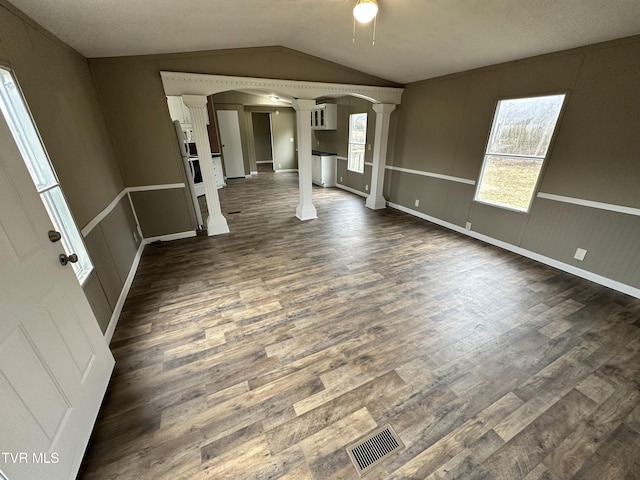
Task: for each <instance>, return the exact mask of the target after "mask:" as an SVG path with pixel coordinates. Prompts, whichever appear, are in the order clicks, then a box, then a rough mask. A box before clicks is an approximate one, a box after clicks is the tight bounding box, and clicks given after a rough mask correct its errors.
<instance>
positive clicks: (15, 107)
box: [0, 69, 58, 192]
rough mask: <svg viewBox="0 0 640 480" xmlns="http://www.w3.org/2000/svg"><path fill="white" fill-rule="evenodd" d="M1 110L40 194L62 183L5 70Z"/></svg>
mask: <svg viewBox="0 0 640 480" xmlns="http://www.w3.org/2000/svg"><path fill="white" fill-rule="evenodd" d="M0 109H1V110H2V113H3V114H4V117H5V119H6V121H7V124H8V125H9V128H10V129H11V133H12V134H13V138H14V139H15V141H16V144H17V145H18V148H19V149H20V153H21V154H22V158H23V159H24V161H25V163H26V165H27V168H28V169H29V173H30V174H31V178H32V179H33V183H34V184H35V185H36V188H37V189H38V191H39V192H41V191H42V190H44V189H46V188H48V187H51V186H53V185H56V184H57V183H58V180H57V179H56V176H55V174H54V173H53V169H52V168H51V165H50V164H49V158H48V157H47V154H46V153H45V151H44V148H43V147H42V143H41V141H40V136H39V135H38V132H37V131H36V129H35V127H34V125H33V122H32V120H31V115H30V114H29V110H28V109H27V106H26V105H25V103H24V101H23V100H22V93H21V92H20V90H19V89H18V86H17V84H16V83H15V81H14V80H13V77H12V75H11V73H10V72H8V71H6V70H3V69H0Z"/></svg>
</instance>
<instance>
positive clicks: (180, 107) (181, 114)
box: [167, 96, 191, 130]
mask: <svg viewBox="0 0 640 480" xmlns="http://www.w3.org/2000/svg"><path fill="white" fill-rule="evenodd" d="M167 105H169V115H170V116H171V120H174V121H175V120H178V121H179V122H180V125H182V127H183V130H184V129H188V130H191V113H190V112H189V109H188V108H187V106H186V105H185V104H184V102H183V101H182V97H176V96H168V97H167Z"/></svg>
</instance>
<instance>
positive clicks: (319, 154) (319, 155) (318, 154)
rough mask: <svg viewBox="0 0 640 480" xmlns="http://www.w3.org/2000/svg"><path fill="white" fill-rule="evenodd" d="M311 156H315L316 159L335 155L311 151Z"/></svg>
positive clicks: (333, 153)
mask: <svg viewBox="0 0 640 480" xmlns="http://www.w3.org/2000/svg"><path fill="white" fill-rule="evenodd" d="M311 155H316V156H318V157H328V156H331V155H337V153H335V152H323V151H322V150H311Z"/></svg>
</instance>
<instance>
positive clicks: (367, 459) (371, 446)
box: [347, 425, 404, 477]
mask: <svg viewBox="0 0 640 480" xmlns="http://www.w3.org/2000/svg"><path fill="white" fill-rule="evenodd" d="M403 448H404V445H403V444H402V441H401V440H400V437H398V435H397V434H396V432H394V431H393V428H391V425H386V426H384V427H381V428H379V429H377V430H374V431H373V432H372V433H370V434H369V435H367V436H366V437H364V438H362V439H360V440H359V441H358V442H356V443H355V444H354V445H352V446H350V447H348V448H347V453H348V454H349V458H350V459H351V461H352V462H353V465H354V466H355V467H356V470H357V472H358V475H360V476H361V477H362V476H363V475H364V474H366V473H367V472H368V471H370V470H371V469H372V468H373V467H375V466H376V465H378V464H379V463H380V462H382V461H383V460H385V459H386V458H388V457H390V456H391V455H393V454H394V453H396V452H398V451H400V450H402V449H403Z"/></svg>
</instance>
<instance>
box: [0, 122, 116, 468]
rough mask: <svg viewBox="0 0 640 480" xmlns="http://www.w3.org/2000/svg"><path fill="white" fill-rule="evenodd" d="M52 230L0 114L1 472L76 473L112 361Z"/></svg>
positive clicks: (106, 382)
mask: <svg viewBox="0 0 640 480" xmlns="http://www.w3.org/2000/svg"><path fill="white" fill-rule="evenodd" d="M52 229H53V226H52V223H51V220H50V219H49V216H48V214H47V212H46V210H45V207H44V205H43V203H42V201H41V199H40V197H39V196H38V193H37V191H36V188H35V186H34V183H33V181H32V179H31V177H30V175H29V172H28V170H27V167H26V166H25V163H24V162H23V160H22V157H21V155H20V152H19V150H18V147H17V146H16V144H15V142H14V139H13V137H12V135H11V132H10V130H9V127H8V126H7V123H6V121H5V120H4V117H3V116H2V115H1V114H0V265H2V266H1V267H0V268H1V269H2V270H1V274H0V452H2V454H0V470H1V471H2V472H3V473H4V475H5V476H6V477H7V478H8V479H9V480H20V479H37V478H47V479H72V478H75V476H76V473H77V470H78V468H79V465H80V462H81V460H82V456H83V454H84V451H85V448H86V446H87V442H88V440H89V436H90V434H91V430H92V428H93V425H94V422H95V419H96V416H97V413H98V410H99V408H100V404H101V401H102V398H103V396H104V393H105V390H106V387H107V384H108V381H109V377H110V375H111V372H112V370H113V365H114V360H113V356H112V355H111V352H110V351H109V348H108V346H107V344H106V342H105V340H104V337H103V336H102V334H101V332H100V330H99V328H98V323H97V321H96V319H95V317H94V315H93V312H92V311H91V308H90V306H89V304H88V302H87V299H86V297H85V296H84V293H83V291H82V289H81V287H80V285H79V284H78V281H77V279H76V277H75V275H74V272H73V270H72V269H71V265H70V264H67V265H66V266H62V265H61V264H60V262H59V259H58V256H59V255H60V254H61V253H64V252H63V249H62V245H61V244H60V242H57V243H52V242H51V241H50V240H49V238H48V232H49V230H52ZM7 454H9V455H7ZM0 478H2V475H0Z"/></svg>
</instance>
